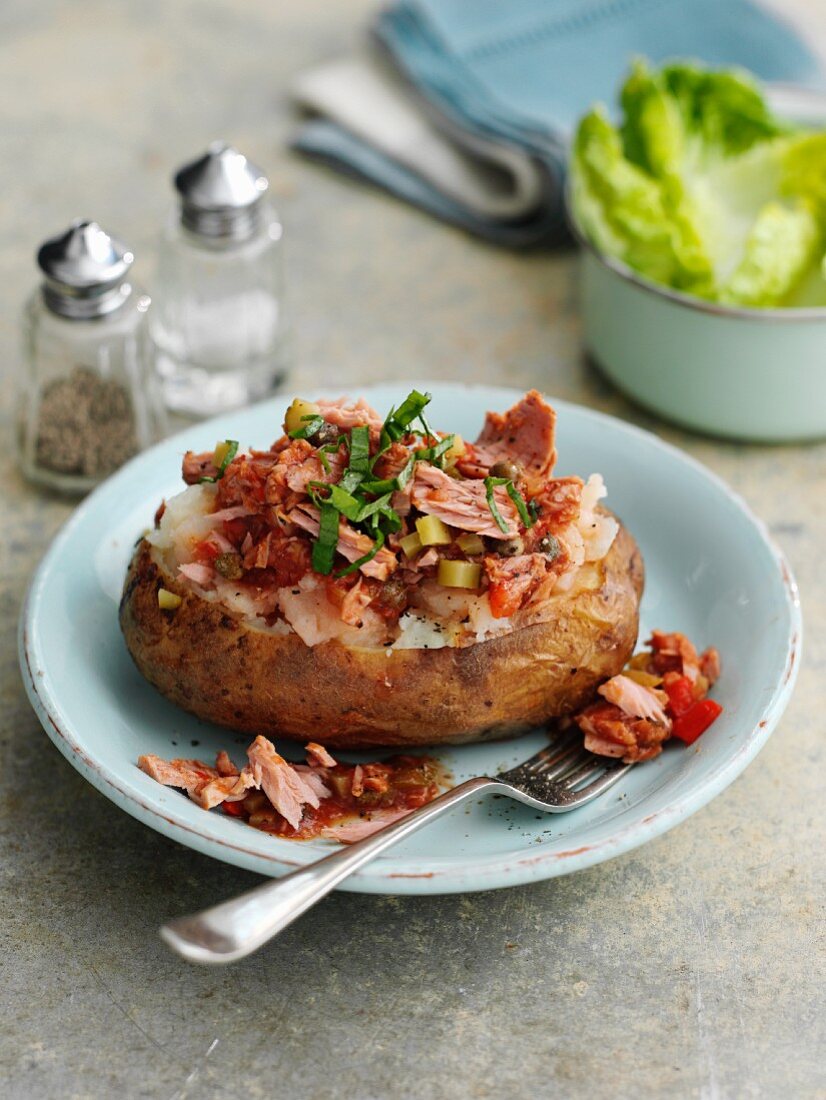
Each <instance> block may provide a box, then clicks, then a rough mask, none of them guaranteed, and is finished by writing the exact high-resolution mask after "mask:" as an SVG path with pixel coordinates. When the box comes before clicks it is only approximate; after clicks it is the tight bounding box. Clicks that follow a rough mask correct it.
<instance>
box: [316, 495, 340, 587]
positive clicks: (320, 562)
mask: <svg viewBox="0 0 826 1100" xmlns="http://www.w3.org/2000/svg"><path fill="white" fill-rule="evenodd" d="M319 514H320V520H319V528H318V538H317V539H316V541H315V542H314V543H313V558H312V561H313V569H314V570H315V571H316V573H325V574H326V573H329V572H330V571H331V570H332V568H333V559H334V557H335V552H336V546H337V544H338V510H337V509H336V508H335V506H334V505H332V504H330V503H329V502H328V501H326V500H325V501H322V502H321V504H320V506H319Z"/></svg>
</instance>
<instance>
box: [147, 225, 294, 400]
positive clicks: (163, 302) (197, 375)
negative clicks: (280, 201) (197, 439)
mask: <svg viewBox="0 0 826 1100" xmlns="http://www.w3.org/2000/svg"><path fill="white" fill-rule="evenodd" d="M256 214H257V217H256V222H255V229H254V232H253V233H252V235H251V236H249V237H248V238H247V239H245V240H242V241H234V240H226V239H221V238H218V239H213V238H210V237H208V236H202V235H200V234H197V235H196V234H195V233H193V232H191V231H190V230H189V229H188V228H187V227H186V226H185V225H184V224H183V223H182V221H181V218H180V216H179V213H178V211H177V210H176V211H174V212H173V213H172V215H171V216H170V218H169V221H168V222H167V225H166V227H165V230H164V233H163V236H162V239H161V246H160V253H159V256H158V268H157V275H156V294H155V302H154V303H153V307H152V318H151V332H152V338H153V341H154V344H155V363H156V369H157V372H158V375H159V377H160V380H161V385H162V388H163V395H164V399H165V401H166V404H167V407H168V408H170V409H173V410H175V411H176V412H181V413H184V414H188V415H193V416H206V415H213V414H215V413H219V412H221V411H223V410H225V409H228V408H233V407H238V406H241V405H247V404H249V403H250V402H252V401H255V400H257V399H258V398H260V397H262V396H264V395H265V394H266V393H268V392H269V391H270V390H272V389H273V388H274V387H275V386H276V385H278V383H280V382H281V381H282V380H283V377H284V374H285V371H286V356H287V348H286V335H287V334H286V323H285V317H284V308H283V259H282V228H281V223H280V221H279V220H278V217H277V216H276V214H275V212H274V211H273V210H272V208H271V207H270V206H269V205H268V204H266V203H262V204H261V209H260V210H258V211H256Z"/></svg>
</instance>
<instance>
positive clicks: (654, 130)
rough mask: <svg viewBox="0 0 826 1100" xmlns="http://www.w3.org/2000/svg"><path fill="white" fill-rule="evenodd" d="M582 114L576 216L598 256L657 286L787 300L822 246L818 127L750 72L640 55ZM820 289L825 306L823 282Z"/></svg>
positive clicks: (823, 141)
mask: <svg viewBox="0 0 826 1100" xmlns="http://www.w3.org/2000/svg"><path fill="white" fill-rule="evenodd" d="M620 102H621V106H622V111H623V118H622V122H621V124H620V125H619V126H618V127H617V126H614V125H613V124H612V122H611V121H610V120H609V118H608V116H607V114H606V113H605V112H604V110H601V109H599V108H597V109H595V110H592V111H591V112H590V113H589V114H588V115H586V117H585V118H584V119H583V120H582V122H581V123H580V126H579V129H578V131H577V134H576V139H575V141H574V147H573V153H572V162H571V193H572V200H573V212H574V216H575V218H576V220H577V221H578V222H579V225H580V228H581V229H582V231H583V232H584V233H585V235H586V236H587V237H588V238H589V239H590V240H591V242H592V243H593V244H594V245H595V246H596V247H597V248H598V249H599V250H600V251H601V252H603V253H605V254H606V255H608V256H611V257H614V258H616V259H619V260H621V261H622V262H624V263H626V264H627V265H628V266H630V267H632V268H634V269H635V270H636V271H639V272H640V274H642V275H644V276H646V277H647V278H649V279H651V280H652V281H654V282H657V283H662V284H664V285H666V286H670V287H673V288H674V289H676V290H681V291H684V292H686V293H689V294H694V295H697V296H700V297H703V298H707V299H711V300H715V301H720V302H726V303H728V304H733V305H742V306H749V307H755V308H762V307H775V306H783V305H790V304H797V303H796V302H795V297H794V296H795V293H796V292H797V291H798V289H799V288H800V287H801V286H803V285H804V284H805V285H806V288H807V289H806V295H807V298H809V299H810V298H811V297H812V294H814V295H815V298H816V297H817V295H818V294H819V293H820V290H819V289H818V287H817V286H816V285H815V282H816V280H817V279H820V280H821V281H822V276H821V275H820V274H818V275H817V276H816V277H815V279H814V281H813V274H812V273H813V272H817V271H818V264H819V262H820V261H821V259H822V257H823V253H824V248H826V133H817V134H808V133H807V134H804V133H802V132H800V131H795V130H794V129H793V128H791V127H790V126H788V125H787V124H785V123H784V122H781V121H780V120H779V119H777V118H775V117H774V116H773V114H772V113H771V111H770V110H769V108H768V106H767V104H766V103H765V101H764V99H763V97H762V95H761V93H760V89H759V87H758V86H757V85H756V84H755V83H754V82H753V80H752V79H751V78H750V77H749V76H748V74H745V73H740V72H729V71H712V70H707V69H703V68H701V67H699V66H696V65H690V64H687V63H672V64H667V65H664V66H663V67H661V68H660V69H653V68H651V67H650V66H649V65H648V64H647V63H646V62H644V61H637V62H636V63H635V64H634V65H633V66H632V68H631V71H630V73H629V75H628V78H627V80H626V81H625V84H624V85H623V88H622V89H621V93H620ZM820 289H822V299H823V302H824V303H826V282H823V286H822V288H820Z"/></svg>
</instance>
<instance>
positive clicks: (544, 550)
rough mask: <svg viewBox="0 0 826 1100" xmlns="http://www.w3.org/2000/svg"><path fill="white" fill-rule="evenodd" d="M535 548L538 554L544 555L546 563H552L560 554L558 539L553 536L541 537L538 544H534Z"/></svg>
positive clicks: (560, 548)
mask: <svg viewBox="0 0 826 1100" xmlns="http://www.w3.org/2000/svg"><path fill="white" fill-rule="evenodd" d="M536 548H537V550H538V551H539V553H540V554H544V555H545V557H546V558H547V559H548V561H554V559H555V558H558V557H559V555H560V554H561V553H562V547H561V546H560V545H559V539H557V538H555V537H554V536H553V535H543V536H542V538H541V539H540V540H539V542H538V543H537V544H536Z"/></svg>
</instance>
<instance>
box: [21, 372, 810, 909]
mask: <svg viewBox="0 0 826 1100" xmlns="http://www.w3.org/2000/svg"><path fill="white" fill-rule="evenodd" d="M420 385H421V388H425V386H427V388H429V389H430V390H431V391H432V392H433V395H434V397H433V405H432V416H431V420H432V423H433V424H435V425H438V426H441V427H444V428H449V429H450V430H451V431H458V432H461V433H462V435H464V436H465V437H468V438H473V437H474V436H475V434H476V432H477V431H478V429H479V426H480V425H481V423H482V419H483V416H484V413H485V411H486V410H488V409H505V408H507V407H508V406H509V405H510V404H512V403H513V402H514V401H515V400H517V399H518V397H519V396H520V394H518V393H516V392H515V391H511V390H506V389H494V388H489V387H476V388H474V387H465V386H455V385H439V384H435V385H432V384H429V383H425V384H420ZM408 389H409V387H407V386H405V387H400V386H395V385H394V386H381V387H374V388H371V389H368V390H366V391H365V396H366V397H367V398H368V399H369V400H370V401H371V403H372V404H373V405H374V406H375V407H376V408H377V409H379V411H382V412H383V411H385V410H386V409H388V408H389V407H390V406H391V405H392V404H395V403H398V402H399V401H400V400H401V399H402V398H403V397H404V396H405V394H406V393H407V391H408ZM555 404H556V407H557V411H558V414H559V420H558V449H559V455H560V464H559V470H558V472H559V473H560V474H569V473H570V474H573V473H577V474H580V475H583V476H587V475H588V474H590V473H592V472H600V473H602V474H603V475H604V477H605V480H606V483H607V485H608V504H609V505H610V506H611V507H612V508H613V509H614V511H616V512H617V513H618V514H619V515H620V516H621V517H622V519H623V520H624V522H625V523H626V525H627V526H628V527H629V528H630V530H631V531H632V532H633V534H634V535H635V536H636V538H637V540H638V542H639V544H640V547H641V548H642V552H643V555H644V557H645V562H646V571H647V583H646V591H645V598H644V600H643V624H642V628H641V631H642V633H641V637H642V638H643V639H644V638H645V637H646V636H647V635H646V633H645V632H646V631H647V630H649V629H651V628H652V627H658V628H661V629H664V630H681V631H683V632H685V633H686V634H687V635H688V636H689V637H690V638H691V639H692V640H693V641H694V642H695V643H696V644H697V645H698V646H706V645H710V644H714V645H716V646H717V647H718V648H719V650H720V653H721V655H722V661H723V674H722V677H721V679H720V681H719V683H718V684H717V686H716V687H715V689H714V695H715V697H716V698H717V699H718V700H719V701H720V702H721V703H722V704H723V706H724V708H725V712H724V714H723V716H722V717H721V718H720V719H719V720H718V721H717V722H716V723H715V725H714V726H713V727H712V728H711V729H710V730H709V731H708V732H707V733H706V734H705V735H704V736H703V737H702V738H701V739H700V740H699V741H698V742H697V743H696V744H695V745H694V746H692V747H691V748H686V747H685V746H683V745H682V744H679V743H670V744H669V745H667V746H666V750H665V752H663V754H662V756H660V757H659V758H658V759H657V760H654V761H651V762H649V763H646V764H642V765H640V766H638V767H636V768H633V769H632V770H631V771H630V772H629V773H628V775H627V776H626V777H625V778H624V780H623V781H622V782H621V784H620V785H618V786H617V787H614V788H613V789H612V790H611V791H610V792H609V793H607V794H606V795H605V796H604V797H603V798H601V799H598V800H597V801H596V802H593V803H591V804H590V805H589V806H586V807H583V808H582V809H580V810H575V811H574V812H573V813H569V814H564V815H553V816H552V815H548V816H544V815H537V814H536V813H535V812H534V811H532V810H528V809H526V808H525V807H521V806H518V805H515V804H511V803H509V802H507V801H506V800H503V799H496V800H485V801H481V802H480V803H478V804H474V805H473V806H471V807H469V808H468V809H466V810H459V811H458V812H456V814H455V815H453V816H452V817H449V818H447V819H444V820H442V821H439V822H437V823H435V824H434V825H431V826H430V827H429V828H427V829H425V830H423V831H422V832H421V833H419V834H418V835H417V836H415V837H413V838H411V839H410V840H408V841H407V842H405V843H403V844H401V845H399V847H397V848H395V849H393V850H392V851H391V852H390V853H388V855H386V856H384V857H382V858H380V859H377V860H375V861H374V862H373V863H371V864H369V865H368V866H367V867H365V868H364V869H363V870H362V871H360V872H359V873H358V874H357V875H355V876H353V878H351V879H349V880H348V884H347V887H346V888H349V889H352V890H360V891H366V892H375V893H393V894H401V893H406V894H415V893H421V894H426V893H434V894H435V893H448V892H453V891H465V890H486V889H491V888H494V887H499V886H515V885H517V884H519V883H523V882H531V881H534V880H537V879H545V878H550V877H552V876H554V875H562V874H566V873H568V872H570V871H576V870H579V869H580V868H582V867H587V866H590V865H591V864H594V863H599V862H600V861H602V860H605V859H610V858H611V857H612V856H615V855H619V854H620V853H621V852H626V851H628V850H629V849H630V848H634V847H636V846H637V845H639V844H643V843H645V842H646V841H647V840H651V839H652V837H655V836H658V835H659V834H660V833H663V832H665V831H666V830H667V829H670V828H672V826H674V825H677V824H678V823H679V822H680V821H682V820H683V819H684V818H686V817H688V816H689V814H692V813H694V811H695V810H698V809H699V808H700V807H701V806H703V805H705V804H706V803H707V802H708V801H709V800H710V799H712V798H713V797H714V796H715V795H716V794H719V792H720V791H722V790H723V789H724V788H725V787H727V786H728V784H729V783H731V782H732V780H733V779H734V778H735V777H736V776H737V775H739V774H740V772H741V771H742V770H743V769H744V768H745V767H746V765H747V764H748V763H749V761H750V760H752V758H753V757H754V756H755V755H756V754H757V752H758V751H759V750H760V748H761V747H762V746H763V745H764V744H765V742H766V740H767V738H768V737H769V734H770V733H771V732H772V730H773V729H774V727H775V725H776V724H777V722H778V719H779V718H780V716H781V714H782V713H783V710H784V708H785V706H786V704H787V702H788V700H789V696H790V694H791V691H792V688H793V685H794V680H795V676H796V672H797V666H798V663H799V661H798V658H799V652H800V639H801V620H800V606H799V601H798V595H797V588H796V585H795V582H794V580H793V578H792V576H791V573H790V571H789V568H788V566H787V564H786V562H785V561H784V559H783V557H782V555H781V554H780V552H779V551H778V550H777V548H776V547H775V546H774V545H773V544H772V542H771V541H770V539H769V537H768V535H767V533H766V531H765V529H764V527H763V525H762V524H761V523H760V521H759V520H757V519H756V518H755V517H754V516H753V515H752V514H751V513H750V512H749V510H748V509H747V507H746V506H745V504H744V503H743V501H742V500H740V498H739V497H737V496H736V495H735V494H734V493H733V492H732V491H731V490H730V489H729V488H728V487H727V486H726V485H724V484H723V482H721V481H720V480H719V479H718V478H717V477H715V476H714V475H713V474H711V473H710V472H709V471H708V470H706V469H705V468H704V467H703V466H701V465H699V464H698V463H697V462H695V461H693V460H692V459H691V458H689V457H687V456H686V455H685V454H683V453H681V452H680V451H678V450H676V449H675V448H673V447H670V446H667V445H666V444H664V443H662V442H661V441H660V440H658V439H657V438H656V437H655V436H653V435H649V434H648V433H646V432H642V431H639V430H638V429H636V428H633V427H631V426H629V425H628V424H624V423H622V422H621V421H619V420H615V419H613V418H612V417H608V416H604V415H602V414H600V413H596V412H592V411H590V410H588V409H583V408H579V407H577V406H575V405H568V404H566V403H565V402H562V401H560V402H556V403H555ZM284 408H285V402H284V401H283V400H281V399H279V400H273V401H268V402H265V403H263V404H261V405H258V406H257V407H255V408H252V409H245V410H242V411H240V412H235V413H232V414H230V415H227V416H222V417H219V418H217V419H215V420H213V421H211V422H209V423H206V424H200V425H198V426H197V427H193V428H191V429H189V430H187V431H186V432H184V433H182V434H181V435H178V436H176V437H175V438H173V439H170V440H167V441H165V442H164V443H161V444H159V445H158V446H157V447H154V448H153V449H152V450H150V451H147V452H146V453H145V454H142V455H140V456H139V457H137V458H136V459H134V460H133V461H132V462H131V463H129V465H127V466H126V467H124V468H123V469H122V470H121V471H120V472H119V473H117V474H116V475H115V476H114V477H112V478H110V480H109V481H107V482H106V483H105V484H104V485H102V486H101V487H100V488H99V489H98V490H97V491H96V492H95V493H93V494H92V496H90V497H89V498H88V499H87V500H86V501H85V502H84V503H83V504H82V505H81V506H80V507H79V508H78V509H77V511H76V512H75V513H74V515H73V516H72V518H71V519H70V521H69V522H68V523H67V524H66V526H65V527H64V528H63V530H62V531H61V532H60V534H59V535H58V536H57V538H56V539H55V541H54V543H53V544H52V546H51V549H50V550H49V552H48V553H47V555H46V557H45V559H44V560H43V563H42V564H41V566H40V568H39V570H38V572H37V575H36V576H35V579H34V582H33V584H32V587H31V590H30V592H29V596H28V601H27V603H26V607H25V609H24V613H23V617H22V620H21V630H20V660H21V666H22V670H23V676H24V680H25V682H26V686H27V689H28V692H29V696H30V698H31V701H32V704H33V706H34V708H35V710H36V711H37V713H38V715H39V717H40V720H41V722H42V723H43V727H44V729H45V730H46V732H47V733H48V735H49V736H50V737H51V739H52V740H53V741H54V742H55V744H56V745H57V746H58V748H59V749H60V751H61V752H62V753H63V754H64V756H66V758H67V759H68V760H69V761H70V762H71V763H72V764H73V765H74V767H75V768H77V770H78V771H79V772H81V774H82V775H84V776H85V777H86V778H87V779H88V780H89V781H90V782H91V783H92V784H94V786H95V787H97V788H98V790H100V791H102V792H103V794H105V795H106V796H107V797H108V798H110V799H111V800H112V802H114V803H115V804H116V805H117V806H119V807H120V808H121V809H124V810H126V811H127V812H128V813H130V814H132V815H134V816H135V817H137V818H138V819H139V820H141V821H143V822H144V823H145V824H147V825H149V826H151V827H152V828H153V829H157V830H158V831H159V832H161V833H164V834H165V835H166V836H170V837H173V838H174V839H175V840H178V841H180V842H181V843H182V844H187V845H189V846H190V847H191V848H194V849H196V850H197V851H199V852H204V853H206V854H207V855H211V856H215V857H216V858H217V859H223V860H225V861H227V862H229V863H234V864H236V865H237V866H239V867H246V868H249V869H250V870H253V871H259V872H261V873H262V874H265V875H279V874H282V873H283V872H284V871H285V870H287V869H288V868H294V867H296V866H300V865H302V864H305V863H308V862H310V861H311V860H315V859H318V858H319V856H321V855H323V854H324V853H325V852H327V851H328V850H329V842H325V841H315V842H296V841H289V840H283V839H279V838H276V837H273V836H270V835H268V834H266V833H262V832H258V831H257V830H255V829H251V828H250V827H249V826H247V825H244V824H242V823H241V822H239V821H237V820H234V819H232V818H230V817H228V816H226V815H225V814H223V813H221V812H220V811H217V812H216V811H213V812H211V813H207V812H205V811H204V810H201V809H199V807H198V806H196V805H195V803H193V802H191V801H189V799H188V798H187V797H186V796H185V795H183V794H181V793H179V792H177V791H175V790H171V789H169V788H166V787H161V786H160V785H159V784H157V783H155V782H154V781H153V780H151V779H149V778H148V777H147V776H146V775H144V774H143V773H142V772H141V771H139V770H138V768H137V767H136V764H135V762H136V760H137V758H138V756H139V755H140V754H141V753H149V752H152V753H158V754H159V755H160V756H164V757H173V756H181V755H183V756H200V757H202V758H204V759H207V760H208V759H210V758H211V757H214V755H215V753H216V751H217V750H218V749H219V748H221V747H225V748H228V749H230V750H235V751H236V753H237V752H239V750H240V752H241V755H242V754H243V751H242V745H245V744H246V742H247V740H248V739H247V738H238V737H236V735H234V734H233V733H231V732H228V731H226V730H222V729H219V728H218V727H215V726H211V725H209V724H208V723H203V722H200V721H198V720H197V719H195V718H193V717H191V716H190V715H188V714H184V713H183V712H182V711H180V710H177V709H176V708H175V707H173V706H172V705H171V704H170V703H167V702H166V700H165V699H163V698H162V697H161V696H160V695H158V694H157V692H155V690H154V689H153V688H151V687H150V686H149V684H148V683H146V682H145V681H144V680H143V679H142V678H141V677H140V675H139V674H138V672H137V671H136V669H135V667H134V666H133V664H132V661H131V659H130V657H129V654H128V653H127V651H126V646H125V645H124V642H123V639H122V638H121V635H120V631H119V628H118V621H117V604H118V599H119V596H120V591H121V585H122V582H123V576H124V571H125V569H126V565H127V561H128V559H129V556H130V553H131V550H132V546H133V544H134V543H135V540H136V539H137V538H138V537H139V536H140V534H141V533H142V532H143V531H144V530H145V529H146V528H147V527H149V526H151V524H152V517H153V514H154V512H155V508H156V507H157V505H158V503H159V501H160V500H161V498H162V497H169V496H171V495H173V494H174V493H176V492H178V491H179V490H180V488H181V481H180V459H181V455H182V453H183V451H184V450H186V449H187V448H192V449H194V450H196V451H199V450H207V449H209V448H211V447H212V446H213V445H214V443H215V440H216V439H226V438H231V439H238V440H240V441H241V442H242V444H243V445H248V444H251V445H256V446H267V445H269V443H270V442H271V441H272V440H273V439H274V438H275V437H276V436H277V435H278V433H279V426H280V423H281V420H282V416H283V412H284ZM318 739H319V740H320V741H322V742H323V741H324V731H323V730H319V731H318ZM543 740H544V738H543V736H542V734H541V733H540V732H537V733H534V734H529V735H527V736H525V737H522V738H520V739H519V740H517V741H510V742H500V743H494V744H486V745H478V746H474V745H469V746H463V747H460V748H455V749H450V750H442V751H440V753H439V755H440V756H441V758H442V759H443V760H444V761H445V763H446V764H447V766H448V768H449V769H450V770H451V771H452V773H453V775H454V777H455V779H456V780H457V781H458V780H461V779H465V778H467V777H470V776H473V775H480V774H491V773H492V772H494V771H496V770H498V769H499V768H502V767H510V766H512V765H514V764H516V763H517V762H519V761H520V760H523V759H524V758H525V757H527V756H529V755H531V754H532V753H533V752H535V751H536V749H537V748H538V747H539V746H540V745H541V744H542V743H543ZM287 751H288V752H289V751H292V752H293V754H294V753H295V749H294V748H293V749H292V750H289V749H288V750H287Z"/></svg>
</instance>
